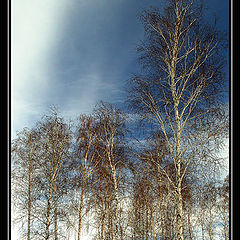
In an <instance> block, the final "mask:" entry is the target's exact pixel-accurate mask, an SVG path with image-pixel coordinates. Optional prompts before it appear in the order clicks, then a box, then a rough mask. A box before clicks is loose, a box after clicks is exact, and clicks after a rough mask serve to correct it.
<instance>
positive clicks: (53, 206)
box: [37, 109, 71, 240]
mask: <svg viewBox="0 0 240 240" xmlns="http://www.w3.org/2000/svg"><path fill="white" fill-rule="evenodd" d="M37 128H38V134H39V136H40V141H39V145H40V147H41V152H40V156H39V157H40V162H39V164H40V166H41V168H42V172H43V176H42V177H43V179H38V180H39V183H40V182H41V184H42V186H43V188H44V190H43V191H44V195H45V196H46V198H47V209H46V215H45V216H46V223H45V226H46V229H45V239H49V238H50V225H51V211H52V210H53V216H54V238H55V240H57V239H58V215H59V212H58V205H57V204H58V195H59V194H60V192H61V191H60V190H61V189H60V187H61V184H60V182H58V179H59V176H60V175H61V172H62V171H63V168H64V165H65V163H66V161H67V157H68V150H69V147H70V142H71V131H70V125H69V124H66V123H65V122H64V119H63V118H61V117H59V114H58V112H57V110H56V109H53V110H52V113H51V114H50V115H48V116H45V117H44V118H43V120H42V121H40V122H38V126H37Z"/></svg>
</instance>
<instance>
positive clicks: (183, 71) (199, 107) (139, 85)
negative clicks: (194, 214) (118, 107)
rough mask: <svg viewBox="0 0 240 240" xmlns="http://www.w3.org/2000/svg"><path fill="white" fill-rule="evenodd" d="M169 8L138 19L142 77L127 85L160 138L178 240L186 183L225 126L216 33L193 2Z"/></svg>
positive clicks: (181, 0)
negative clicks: (141, 35) (142, 36)
mask: <svg viewBox="0 0 240 240" xmlns="http://www.w3.org/2000/svg"><path fill="white" fill-rule="evenodd" d="M168 3H169V5H168V6H167V7H166V8H165V10H164V12H163V13H162V12H160V11H159V10H158V9H156V8H152V9H150V10H149V11H147V10H146V11H144V12H143V14H142V15H141V17H140V19H141V20H142V22H143V24H144V30H145V41H143V42H142V44H141V46H140V47H139V48H138V50H139V52H140V64H141V66H142V67H143V73H142V74H141V75H138V76H135V77H133V78H132V79H131V80H130V84H131V86H132V87H131V89H130V92H129V103H130V106H131V108H132V109H133V110H134V111H135V112H137V113H138V114H141V115H142V117H143V119H147V120H150V121H151V122H152V123H153V124H155V125H156V126H157V127H158V129H159V130H160V131H161V132H162V134H163V136H164V139H165V142H166V144H167V150H168V152H169V155H170V157H171V161H172V163H173V164H174V168H175V176H174V178H173V179H172V178H171V177H170V176H168V173H167V172H166V171H165V170H164V168H163V167H162V166H161V165H160V169H161V171H162V172H163V173H164V174H165V176H166V177H167V179H168V181H169V183H170V184H171V187H172V188H173V189H174V198H175V201H176V208H177V209H176V214H175V220H176V232H175V234H176V235H175V236H174V238H176V239H179V240H182V239H183V232H184V230H183V227H184V223H183V194H182V191H183V180H184V177H185V176H186V173H187V172H188V168H189V166H190V165H193V164H194V163H195V162H196V161H197V156H198V157H199V155H200V153H203V152H208V153H209V152H210V151H208V150H209V149H210V148H214V149H217V146H219V145H220V144H222V142H220V141H221V139H222V137H220V136H221V135H222V134H223V133H226V131H225V129H226V128H227V126H228V122H227V121H224V120H226V118H225V112H224V110H222V108H221V105H220V98H219V96H220V91H221V90H222V89H224V84H223V83H224V78H223V59H224V57H223V55H222V51H223V48H222V47H223V44H222V43H223V42H222V41H221V39H220V37H221V36H220V34H219V32H218V31H217V30H216V28H215V27H214V26H211V25H210V24H204V19H203V18H202V17H201V10H202V9H201V7H198V6H197V5H196V4H195V3H194V1H193V0H171V1H168ZM213 146H214V147H213ZM207 149H208V150H207ZM208 160H209V158H208ZM199 163H200V161H198V164H196V171H197V169H198V168H199V167H198V166H200V164H199Z"/></svg>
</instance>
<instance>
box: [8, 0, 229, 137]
mask: <svg viewBox="0 0 240 240" xmlns="http://www.w3.org/2000/svg"><path fill="white" fill-rule="evenodd" d="M164 2H165V1H164V0H114V1H113V0H51V1H49V0H21V1H20V0H12V1H11V136H12V137H14V136H15V134H16V131H20V130H22V128H24V127H26V126H28V127H31V126H32V125H33V124H34V123H35V122H36V121H37V120H39V119H40V118H41V116H42V115H43V114H44V113H46V112H48V110H49V107H50V106H53V105H55V106H57V107H58V109H59V110H60V112H61V113H62V115H63V116H66V117H75V116H77V115H79V114H80V113H90V112H91V111H92V109H93V107H94V105H95V104H96V103H97V102H98V101H100V100H103V101H108V102H111V103H115V104H121V103H123V102H124V100H125V96H126V94H125V88H126V83H125V82H126V80H128V79H129V78H130V77H131V76H132V74H133V73H136V72H137V70H138V68H137V61H136V60H137V54H136V46H137V44H138V43H139V42H140V40H141V39H143V26H142V25H141V23H140V22H139V20H138V19H137V14H139V13H140V12H141V11H142V9H143V8H145V7H149V6H151V5H152V6H159V7H161V6H164ZM209 2H211V5H209ZM206 3H207V6H208V7H209V12H210V14H212V15H214V14H215V13H216V14H217V15H218V16H219V26H220V28H222V29H226V28H228V0H211V1H206Z"/></svg>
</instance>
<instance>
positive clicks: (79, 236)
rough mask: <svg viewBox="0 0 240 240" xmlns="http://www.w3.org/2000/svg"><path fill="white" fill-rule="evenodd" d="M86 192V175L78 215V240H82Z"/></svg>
mask: <svg viewBox="0 0 240 240" xmlns="http://www.w3.org/2000/svg"><path fill="white" fill-rule="evenodd" d="M84 190H85V173H84V176H83V180H82V187H81V196H80V206H79V213H78V240H80V239H81V230H82V212H83V197H84Z"/></svg>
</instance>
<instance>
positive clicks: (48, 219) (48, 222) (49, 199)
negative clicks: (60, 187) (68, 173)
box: [46, 184, 52, 240]
mask: <svg viewBox="0 0 240 240" xmlns="http://www.w3.org/2000/svg"><path fill="white" fill-rule="evenodd" d="M51 185H52V184H51ZM51 198H52V187H50V189H49V198H48V204H47V221H46V240H48V239H49V236H50V232H49V228H50V211H51Z"/></svg>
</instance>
